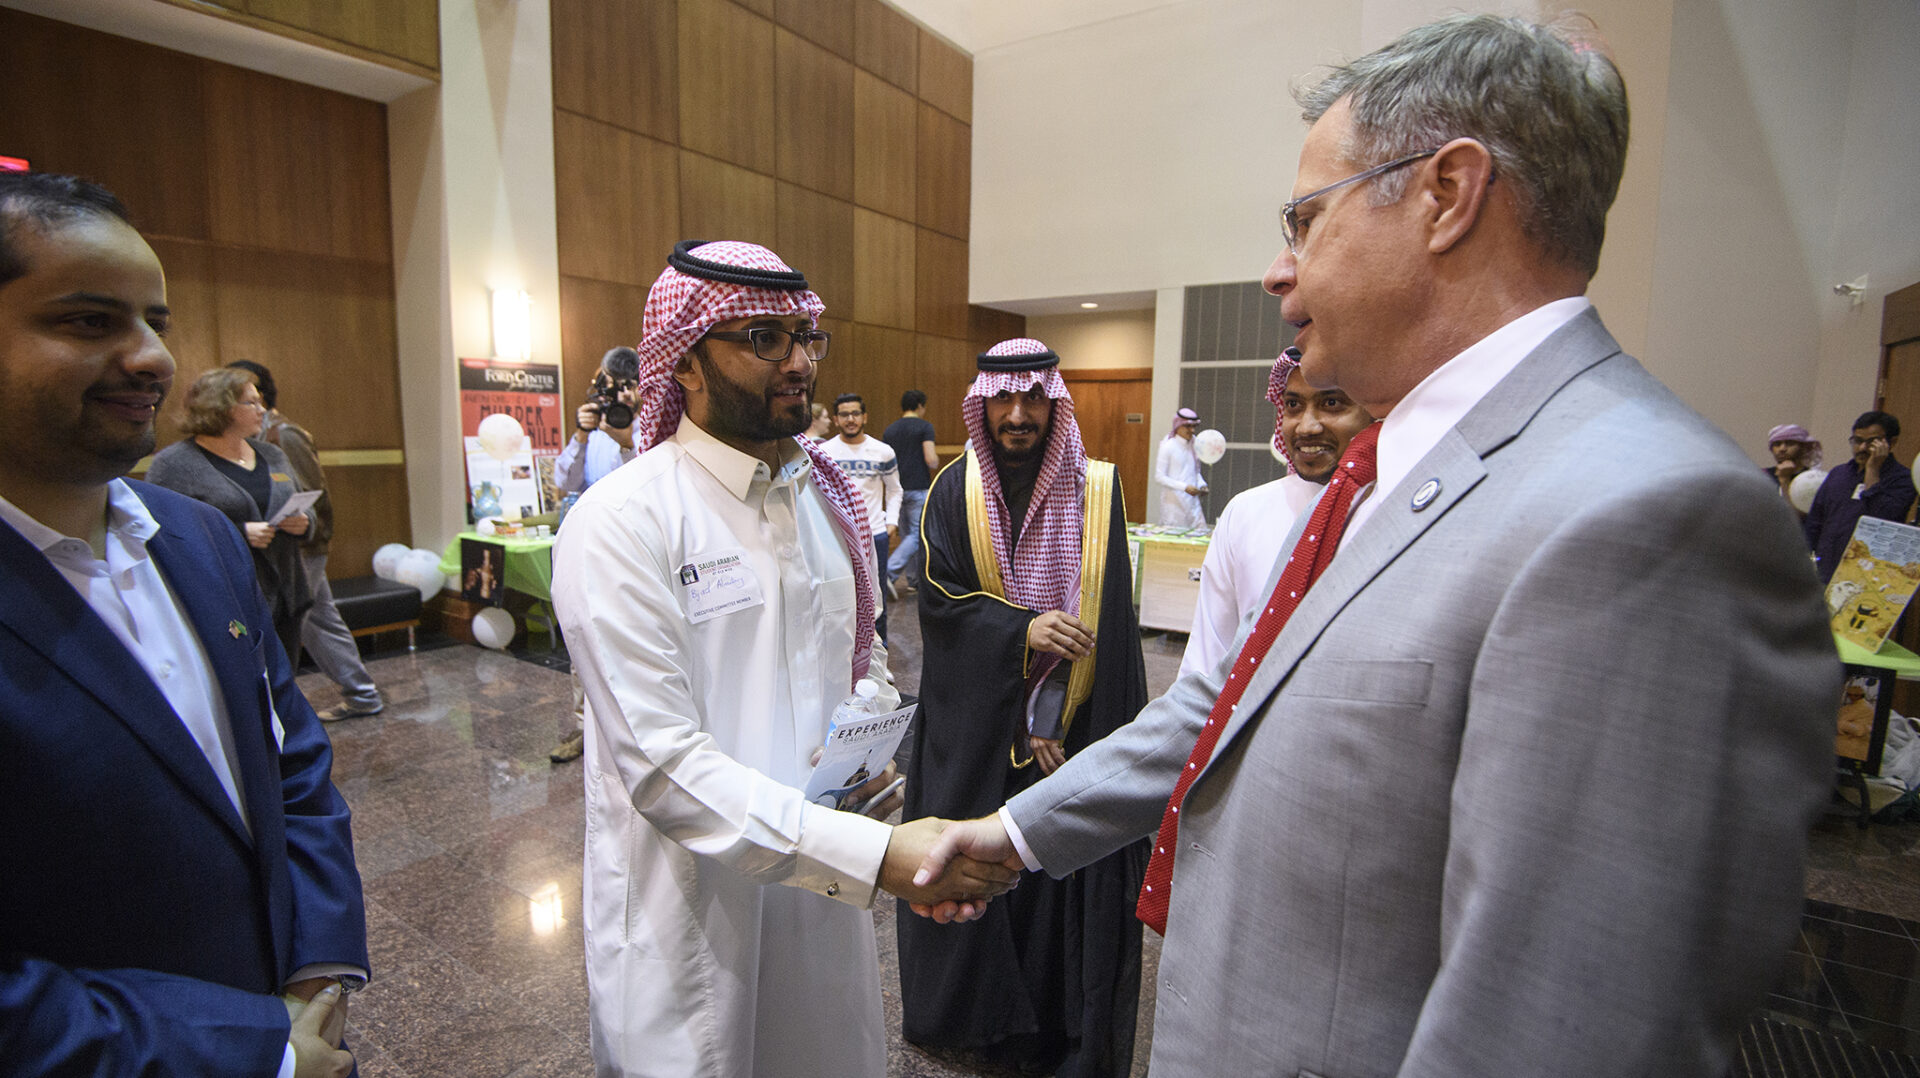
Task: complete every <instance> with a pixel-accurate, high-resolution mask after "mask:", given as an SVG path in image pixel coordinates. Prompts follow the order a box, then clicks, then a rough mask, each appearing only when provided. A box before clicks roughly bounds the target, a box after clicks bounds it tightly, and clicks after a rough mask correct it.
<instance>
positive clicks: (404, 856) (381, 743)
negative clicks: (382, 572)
mask: <svg viewBox="0 0 1920 1078" xmlns="http://www.w3.org/2000/svg"><path fill="white" fill-rule="evenodd" d="M890 620H891V622H892V628H893V646H892V649H891V651H892V665H893V669H894V671H895V674H896V676H897V679H898V680H899V682H900V684H901V688H902V690H903V691H906V692H909V693H910V692H913V691H915V690H916V689H917V688H918V685H919V669H920V654H919V639H918V631H917V626H916V625H915V618H914V617H913V614H912V610H911V608H910V607H908V606H906V605H904V604H903V606H902V607H901V609H900V611H899V613H897V614H896V616H895V617H893V618H892V619H890ZM440 643H441V645H442V646H439V647H430V648H429V649H427V650H422V651H420V652H418V653H415V654H411V655H409V654H405V653H394V652H386V653H383V654H382V657H379V658H377V659H375V660H373V661H372V662H370V664H369V666H370V669H371V670H372V671H373V674H374V677H375V679H376V680H377V681H378V682H379V684H380V687H381V689H382V691H383V692H384V693H385V694H386V697H387V701H388V704H387V710H386V711H385V712H384V713H382V714H380V715H378V716H375V717H372V718H367V719H355V720H349V721H347V722H342V723H336V724H334V725H333V726H332V727H331V728H330V732H331V734H332V736H333V741H334V752H335V765H334V778H335V781H336V782H337V783H338V785H339V787H340V790H341V792H342V793H343V794H344V795H345V796H346V798H347V800H348V802H349V803H350V804H352V806H353V810H354V838H355V842H356V844H357V851H358V857H359V863H360V870H361V874H362V876H363V877H364V880H365V884H366V896H367V911H368V934H369V937H370V944H371V949H372V957H373V962H374V967H375V968H374V975H375V979H374V983H373V984H372V985H370V986H369V987H368V988H367V990H366V991H364V992H362V993H360V994H358V995H356V996H354V997H353V999H352V1014H351V1021H350V1023H349V1034H348V1036H349V1040H350V1041H351V1043H352V1046H353V1048H354V1050H355V1053H356V1054H357V1055H358V1056H359V1059H360V1073H361V1074H362V1075H364V1076H366V1078H443V1076H444V1078H491V1076H506V1075H514V1076H520V1075H526V1076H535V1075H569V1076H581V1075H590V1074H591V1073H592V1064H591V1057H590V1053H589V1051H588V1048H587V1017H586V1015H587V1005H586V977H585V972H584V968H583V961H582V941H581V935H580V923H579V916H578V914H579V900H580V859H581V844H582V841H583V839H582V826H583V825H582V813H581V788H580V768H579V765H578V764H577V763H574V764H564V765H554V764H551V763H549V762H548V760H547V756H546V754H547V750H548V749H549V748H551V747H552V746H553V744H554V743H555V742H556V741H558V740H559V739H560V737H561V736H563V735H564V733H565V732H566V731H567V726H568V723H569V722H570V721H571V718H570V714H569V708H570V706H571V695H570V688H569V681H568V677H567V675H566V674H564V673H561V672H558V671H556V670H554V669H551V668H549V667H547V666H543V665H540V664H538V663H536V662H529V661H522V660H520V659H516V658H515V657H513V656H511V655H507V654H502V653H498V652H490V651H484V650H481V649H479V648H474V647H467V646H462V645H453V644H446V643H445V642H444V641H441V642H440ZM1184 645H1185V639H1184V637H1180V636H1173V637H1167V636H1164V635H1161V634H1148V636H1147V637H1146V638H1145V641H1144V646H1143V650H1144V651H1145V654H1146V660H1147V677H1148V688H1149V690H1150V691H1151V692H1154V693H1158V692H1161V691H1164V690H1165V688H1166V686H1167V685H1168V684H1170V683H1171V682H1172V680H1173V677H1174V674H1175V672H1176V671H1177V669H1178V667H1179V663H1180V653H1181V649H1182V648H1183V647H1184ZM532 657H533V658H544V656H543V655H542V654H540V653H538V652H536V653H535V655H534V656H532ZM300 683H301V686H302V688H304V689H305V690H306V692H307V694H308V696H309V698H310V699H311V700H312V701H313V703H314V704H315V706H316V707H326V706H328V705H329V704H332V703H334V702H336V701H337V700H338V698H339V697H338V693H337V691H336V690H335V689H334V687H333V686H332V684H331V683H329V682H327V680H326V679H325V678H324V677H321V676H320V675H318V674H307V675H305V676H303V677H302V678H301V681H300ZM1807 894H1808V903H1807V913H1806V918H1805V920H1804V922H1803V924H1802V927H1801V931H1800V933H1799V936H1798V938H1797V940H1796V941H1795V945H1794V948H1793V950H1792V952H1791V953H1790V954H1788V955H1786V956H1784V957H1783V961H1782V965H1781V974H1780V981H1779V984H1778V985H1777V986H1776V988H1775V990H1774V993H1773V995H1772V996H1771V997H1770V998H1769V1002H1768V1008H1767V1013H1768V1014H1769V1015H1771V1016H1772V1017H1773V1018H1775V1019H1778V1020H1780V1021H1783V1022H1788V1023H1792V1024H1794V1025H1796V1026H1800V1027H1803V1028H1806V1029H1812V1030H1818V1031H1823V1032H1827V1033H1831V1034H1833V1035H1836V1036H1842V1037H1847V1038H1850V1039H1854V1040H1859V1041H1864V1042H1867V1043H1869V1044H1872V1045H1875V1046H1877V1047H1879V1048H1882V1049H1885V1050H1888V1051H1891V1052H1899V1053H1903V1054H1915V1055H1920V991H1916V983H1917V980H1920V942H1917V941H1920V825H1914V824H1903V825H1890V826H1889V825H1875V826H1873V827H1871V828H1868V829H1866V830H1864V831H1862V830H1860V829H1858V828H1856V827H1855V826H1854V824H1853V822H1852V820H1851V818H1850V817H1846V816H1843V815H1838V814H1836V815H1834V816H1830V817H1828V818H1827V819H1825V820H1823V821H1822V822H1821V823H1820V825H1819V826H1817V827H1816V828H1815V831H1814V839H1813V857H1812V862H1811V867H1810V869H1809V873H1808V881H1807ZM892 918H893V910H892V907H891V904H890V903H882V904H880V905H879V906H877V907H876V909H875V916H874V923H875V931H876V933H877V936H878V939H879V944H880V955H881V962H882V964H883V969H882V973H881V987H882V990H883V993H884V999H885V1003H886V1007H887V1013H888V1023H889V1029H890V1035H891V1046H890V1047H891V1058H890V1060H889V1065H888V1073H889V1074H891V1075H902V1076H909V1078H920V1076H942V1078H944V1076H959V1075H991V1074H996V1073H999V1072H996V1071H993V1070H990V1069H986V1068H981V1067H971V1066H966V1065H963V1064H961V1063H958V1062H956V1061H952V1060H947V1059H938V1058H935V1057H933V1056H930V1055H928V1054H926V1053H924V1052H921V1051H920V1050H918V1049H916V1048H913V1047H911V1046H909V1045H906V1044H904V1043H903V1042H901V1041H900V1040H899V1026H900V1017H899V990H898V986H899V980H898V975H897V963H896V958H895V948H894V939H893V920H892ZM1147 941H1148V942H1147V948H1146V955H1145V961H1146V971H1145V972H1146V978H1145V983H1144V984H1143V986H1142V1003H1141V1011H1140V1022H1139V1042H1138V1048H1137V1052H1136V1056H1135V1065H1134V1074H1136V1075H1140V1074H1144V1073H1145V1070H1146V1059H1147V1055H1148V1052H1149V1050H1150V1048H1151V1045H1152V1021H1151V1018H1152V1013H1153V988H1152V985H1153V981H1154V971H1155V969H1156V968H1157V965H1158V958H1159V947H1158V939H1157V937H1155V936H1153V935H1152V933H1148V935H1147Z"/></svg>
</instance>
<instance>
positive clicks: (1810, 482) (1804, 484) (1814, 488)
mask: <svg viewBox="0 0 1920 1078" xmlns="http://www.w3.org/2000/svg"><path fill="white" fill-rule="evenodd" d="M1826 481H1827V470H1826V469H1825V468H1810V469H1808V470H1807V471H1804V472H1801V473H1800V474H1799V475H1796V476H1794V477H1793V482H1791V483H1788V484H1787V500H1788V501H1790V502H1792V503H1793V507H1794V508H1795V509H1798V510H1800V511H1801V512H1802V513H1804V512H1807V511H1808V510H1810V509H1812V508H1813V496H1814V495H1815V494H1818V493H1819V492H1820V484H1822V483H1824V482H1826Z"/></svg>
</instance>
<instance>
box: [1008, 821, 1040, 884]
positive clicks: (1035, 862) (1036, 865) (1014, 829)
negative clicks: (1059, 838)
mask: <svg viewBox="0 0 1920 1078" xmlns="http://www.w3.org/2000/svg"><path fill="white" fill-rule="evenodd" d="M1000 826H1002V827H1004V828H1006V829H1007V840H1008V841H1010V842H1012V843H1013V852H1015V853H1017V854H1019V855H1020V863H1021V864H1023V865H1025V866H1027V871H1028V872H1039V871H1041V867H1040V859H1039V858H1038V857H1035V856H1034V855H1033V851H1032V850H1031V849H1028V848H1027V836H1025V835H1023V834H1021V833H1020V825H1019V824H1017V823H1014V822H1013V813H1011V812H1008V811H1007V806H1005V805H1001V806H1000Z"/></svg>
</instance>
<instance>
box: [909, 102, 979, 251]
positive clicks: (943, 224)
mask: <svg viewBox="0 0 1920 1078" xmlns="http://www.w3.org/2000/svg"><path fill="white" fill-rule="evenodd" d="M917 160H918V164H917V165H916V167H915V169H914V173H915V176H914V179H915V187H916V189H917V191H918V197H916V199H915V200H914V201H915V205H916V207H917V212H916V213H915V215H914V219H915V220H916V221H918V222H919V223H920V225H921V226H922V227H924V228H931V229H935V230H937V231H940V232H945V233H946V234H947V235H949V236H954V237H957V238H959V239H965V238H966V236H967V222H968V220H969V217H970V215H971V213H972V206H971V199H972V197H973V129H972V128H970V127H968V126H967V125H966V124H963V123H961V122H960V121H958V120H956V119H954V118H953V117H951V116H948V115H947V114H946V113H944V112H941V111H940V110H939V109H936V108H933V107H931V106H929V105H927V104H925V103H924V102H923V103H922V104H921V105H920V131H919V138H918V153H917Z"/></svg>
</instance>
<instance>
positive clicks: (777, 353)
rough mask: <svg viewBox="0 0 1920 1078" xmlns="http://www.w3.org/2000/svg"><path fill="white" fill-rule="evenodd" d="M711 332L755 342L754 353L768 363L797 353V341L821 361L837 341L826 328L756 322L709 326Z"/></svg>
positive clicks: (736, 340)
mask: <svg viewBox="0 0 1920 1078" xmlns="http://www.w3.org/2000/svg"><path fill="white" fill-rule="evenodd" d="M707 336H708V337H710V338H712V339H714V340H716V341H732V342H733V343H734V344H751V345H753V354H754V355H756V356H759V357H760V358H761V359H764V360H766V361H767V362H768V363H779V362H782V361H784V360H785V359H786V358H787V357H788V356H790V355H792V354H793V346H794V345H796V344H798V345H799V346H800V347H802V348H804V349H806V350H807V358H808V359H811V360H812V361H814V362H815V363H818V362H820V361H821V360H823V359H825V358H827V349H828V347H830V346H831V345H832V344H833V334H831V333H828V332H827V331H826V330H824V329H794V330H787V329H776V328H774V327H772V326H754V327H753V328H752V329H729V330H719V329H716V330H709V331H708V332H707Z"/></svg>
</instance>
